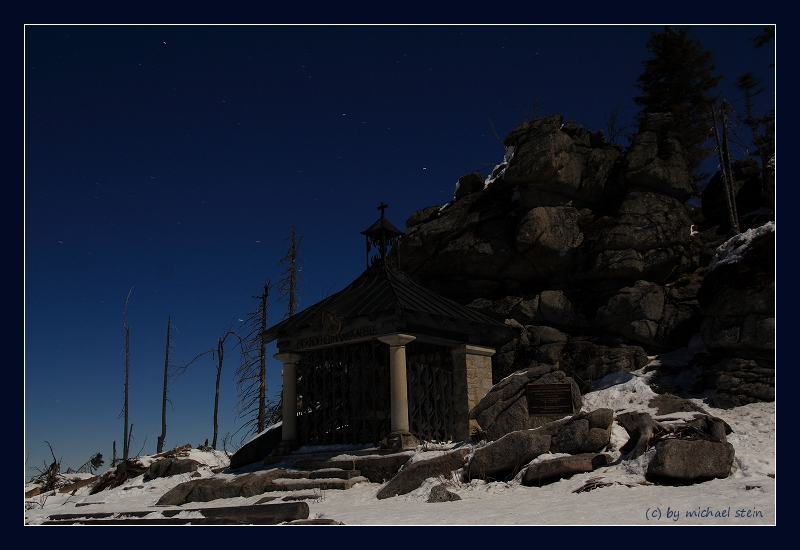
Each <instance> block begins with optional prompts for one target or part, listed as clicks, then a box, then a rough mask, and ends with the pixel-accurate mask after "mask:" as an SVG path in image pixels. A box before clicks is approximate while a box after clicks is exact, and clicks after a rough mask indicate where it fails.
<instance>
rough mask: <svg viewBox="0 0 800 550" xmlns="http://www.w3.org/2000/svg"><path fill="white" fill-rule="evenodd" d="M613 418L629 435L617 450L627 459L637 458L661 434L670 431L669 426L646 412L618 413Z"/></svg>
mask: <svg viewBox="0 0 800 550" xmlns="http://www.w3.org/2000/svg"><path fill="white" fill-rule="evenodd" d="M615 420H616V421H617V422H618V423H619V425H620V426H622V427H623V428H625V431H626V432H628V435H629V436H630V439H628V442H627V443H625V445H623V446H622V448H621V449H620V450H619V451H620V453H622V455H623V456H624V457H625V458H626V459H627V460H634V459H636V458H639V457H640V456H642V455H643V454H644V452H645V451H646V450H647V449H648V448H649V447H650V446H651V445H652V444H653V443H654V442H655V441H656V440H657V439H658V438H659V437H660V436H661V435H663V434H665V433H667V432H671V431H672V428H671V427H670V426H665V425H664V424H661V423H660V422H656V421H655V420H653V417H651V416H650V415H649V414H647V413H640V412H635V411H634V412H627V413H623V414H620V415H618V416H617V418H616V419H615ZM625 455H628V456H625Z"/></svg>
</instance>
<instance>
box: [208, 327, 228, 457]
mask: <svg viewBox="0 0 800 550" xmlns="http://www.w3.org/2000/svg"><path fill="white" fill-rule="evenodd" d="M224 342H225V339H224V338H221V337H220V338H218V339H217V385H216V394H215V395H214V438H213V439H212V441H211V448H212V449H216V448H217V411H218V410H219V379H220V377H221V376H222V359H223V357H224V356H225V344H224Z"/></svg>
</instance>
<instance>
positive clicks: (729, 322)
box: [698, 226, 775, 408]
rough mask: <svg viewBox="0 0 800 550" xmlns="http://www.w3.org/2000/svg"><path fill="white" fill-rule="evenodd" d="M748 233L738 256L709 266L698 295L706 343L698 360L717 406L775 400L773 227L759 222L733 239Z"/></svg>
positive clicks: (729, 243) (733, 241) (735, 243)
mask: <svg viewBox="0 0 800 550" xmlns="http://www.w3.org/2000/svg"><path fill="white" fill-rule="evenodd" d="M770 229H771V230H770ZM748 236H749V237H750V238H752V240H750V242H749V245H748V246H747V247H746V248H745V249H744V250H743V252H742V253H741V259H740V260H739V261H736V262H732V263H726V264H720V265H714V266H713V268H712V269H710V270H709V272H708V273H707V274H706V275H705V277H704V280H703V285H702V286H701V288H700V292H699V294H698V303H699V305H700V311H701V313H702V314H703V315H704V318H703V322H702V325H701V331H702V335H703V342H704V343H705V344H706V346H707V347H708V348H709V353H708V354H707V355H705V356H704V357H702V358H701V359H700V364H701V365H702V366H703V369H704V376H705V382H706V387H708V388H711V389H716V390H717V392H716V394H715V395H714V398H713V401H714V405H715V406H717V407H721V408H730V407H735V406H738V405H745V404H747V403H753V402H756V401H774V399H775V231H774V228H770V226H763V227H760V228H757V229H755V230H751V231H750V232H747V233H745V234H743V235H740V236H739V237H737V239H738V240H740V241H742V242H744V241H746V240H747V238H748ZM737 239H733V240H731V241H729V242H728V244H727V246H728V247H729V248H733V249H735V248H736V247H737Z"/></svg>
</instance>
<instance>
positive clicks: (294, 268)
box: [278, 226, 303, 318]
mask: <svg viewBox="0 0 800 550" xmlns="http://www.w3.org/2000/svg"><path fill="white" fill-rule="evenodd" d="M289 230H290V234H289V236H288V237H286V239H284V240H286V241H289V250H288V251H287V252H286V256H284V257H283V258H281V259H280V261H279V262H278V265H285V266H286V268H285V269H284V271H283V277H282V278H281V280H280V281H278V290H279V292H280V295H279V297H278V299H279V300H282V301H285V302H286V315H285V316H284V318H286V317H292V316H293V315H294V314H295V313H296V312H297V306H298V304H299V302H300V300H299V297H298V293H299V290H300V282H301V279H302V277H301V275H300V271H301V270H302V268H301V267H300V256H299V249H300V242H301V241H302V240H303V236H302V235H300V237H297V229H296V228H295V227H294V226H291V227H290V228H289Z"/></svg>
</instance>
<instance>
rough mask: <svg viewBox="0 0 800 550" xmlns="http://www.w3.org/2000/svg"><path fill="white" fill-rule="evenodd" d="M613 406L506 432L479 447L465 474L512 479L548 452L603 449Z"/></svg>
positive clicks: (609, 436) (580, 452) (607, 438)
mask: <svg viewBox="0 0 800 550" xmlns="http://www.w3.org/2000/svg"><path fill="white" fill-rule="evenodd" d="M613 421H614V413H613V411H612V410H611V409H597V410H595V411H592V412H581V413H578V414H576V415H574V416H572V417H569V418H565V419H562V420H557V421H554V422H549V423H547V424H545V425H543V426H541V427H539V428H536V429H533V430H525V429H523V430H519V431H514V432H510V433H507V434H506V435H504V436H502V437H501V438H499V439H497V440H495V441H492V442H491V443H489V444H487V445H484V446H482V447H478V448H476V449H475V451H474V453H473V454H472V458H471V459H470V461H469V464H468V466H467V467H466V468H465V474H466V477H467V478H468V479H473V478H481V479H510V478H512V477H514V476H515V475H516V474H517V472H519V471H520V469H521V468H522V467H523V466H525V465H526V464H528V463H529V462H530V461H532V460H533V459H535V458H536V457H538V456H540V455H543V454H545V453H568V454H582V453H592V452H598V451H601V450H603V449H604V448H605V447H606V445H608V442H609V441H610V438H611V425H612V424H613Z"/></svg>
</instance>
